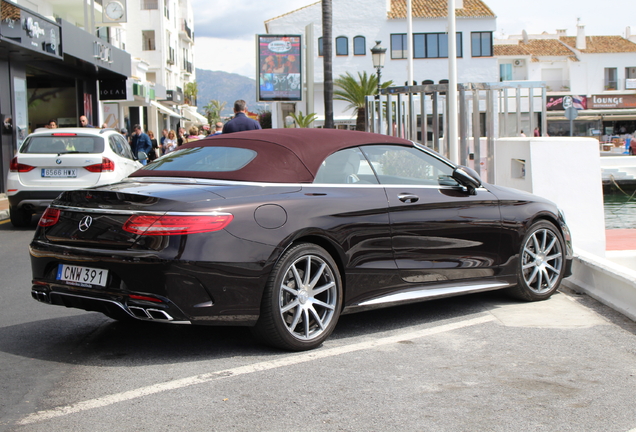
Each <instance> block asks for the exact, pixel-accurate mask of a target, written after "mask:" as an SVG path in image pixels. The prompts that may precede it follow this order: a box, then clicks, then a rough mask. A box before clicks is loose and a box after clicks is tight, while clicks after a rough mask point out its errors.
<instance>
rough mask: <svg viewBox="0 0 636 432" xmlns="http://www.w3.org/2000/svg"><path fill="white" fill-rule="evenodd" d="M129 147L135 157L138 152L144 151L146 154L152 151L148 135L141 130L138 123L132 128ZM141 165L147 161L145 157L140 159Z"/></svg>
mask: <svg viewBox="0 0 636 432" xmlns="http://www.w3.org/2000/svg"><path fill="white" fill-rule="evenodd" d="M130 148H131V149H132V153H133V155H134V156H135V157H137V155H138V153H139V152H144V153H146V154H147V155H148V154H150V152H151V151H152V141H150V137H149V136H148V135H146V134H145V133H143V132H142V131H141V126H140V125H135V127H134V128H133V134H132V141H131V143H130ZM139 162H141V163H142V164H143V165H146V164H147V163H148V160H147V159H144V160H140V161H139Z"/></svg>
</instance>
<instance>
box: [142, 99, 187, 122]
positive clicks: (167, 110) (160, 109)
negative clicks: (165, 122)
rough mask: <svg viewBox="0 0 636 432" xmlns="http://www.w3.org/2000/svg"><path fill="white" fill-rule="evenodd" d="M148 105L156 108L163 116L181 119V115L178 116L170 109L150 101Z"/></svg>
mask: <svg viewBox="0 0 636 432" xmlns="http://www.w3.org/2000/svg"><path fill="white" fill-rule="evenodd" d="M150 105H152V106H153V107H155V108H157V109H158V110H159V111H160V112H162V113H164V114H168V115H169V116H172V117H176V118H182V117H181V115H179V113H177V112H174V111H172V110H171V109H169V108H167V107H165V106H163V105H161V104H160V103H158V102H155V101H150Z"/></svg>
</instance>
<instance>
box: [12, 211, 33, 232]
mask: <svg viewBox="0 0 636 432" xmlns="http://www.w3.org/2000/svg"><path fill="white" fill-rule="evenodd" d="M32 215H33V214H32V213H31V212H30V211H27V210H25V209H23V208H17V207H9V218H10V219H11V224H12V225H13V226H14V227H16V228H25V227H28V226H29V225H30V224H31V216H32Z"/></svg>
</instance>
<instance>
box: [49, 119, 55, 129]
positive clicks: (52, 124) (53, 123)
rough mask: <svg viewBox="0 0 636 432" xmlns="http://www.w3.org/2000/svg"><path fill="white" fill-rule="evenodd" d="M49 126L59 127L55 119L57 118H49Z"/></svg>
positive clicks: (52, 127) (50, 127) (51, 127)
mask: <svg viewBox="0 0 636 432" xmlns="http://www.w3.org/2000/svg"><path fill="white" fill-rule="evenodd" d="M48 128H49V129H57V120H55V119H51V120H49V125H48Z"/></svg>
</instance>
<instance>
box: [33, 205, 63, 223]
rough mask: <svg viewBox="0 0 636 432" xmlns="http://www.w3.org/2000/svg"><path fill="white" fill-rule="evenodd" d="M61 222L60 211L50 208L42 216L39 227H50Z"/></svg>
mask: <svg viewBox="0 0 636 432" xmlns="http://www.w3.org/2000/svg"><path fill="white" fill-rule="evenodd" d="M59 220H60V211H59V210H58V209H54V208H51V207H48V208H47V209H46V210H44V214H42V217H41V218H40V222H38V225H39V226H41V227H50V226H53V225H55V224H56V223H57V222H58V221H59Z"/></svg>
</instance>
